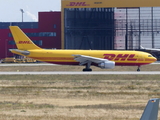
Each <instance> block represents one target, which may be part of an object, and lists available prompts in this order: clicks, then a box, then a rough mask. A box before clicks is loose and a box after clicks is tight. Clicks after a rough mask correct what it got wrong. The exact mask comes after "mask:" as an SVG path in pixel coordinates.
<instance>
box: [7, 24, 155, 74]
mask: <svg viewBox="0 0 160 120" xmlns="http://www.w3.org/2000/svg"><path fill="white" fill-rule="evenodd" d="M10 30H11V33H12V36H13V38H14V41H15V43H16V46H17V48H18V49H10V51H11V52H12V53H15V54H18V55H22V56H27V57H29V58H33V59H36V60H38V61H44V62H47V63H53V64H60V65H84V66H86V67H85V68H84V69H83V71H92V69H91V68H90V66H91V65H94V66H97V67H100V68H103V69H112V68H114V67H115V66H116V65H119V66H138V69H137V71H140V66H142V65H147V64H150V63H153V62H155V61H156V60H157V59H156V58H155V57H153V56H152V55H151V54H149V53H146V52H140V51H128V50H127V51H126V50H121V51H120V50H62V49H61V50H58V49H54V50H53V49H42V48H40V47H38V46H37V45H35V44H34V43H33V42H32V41H31V40H30V39H29V38H28V37H27V36H26V34H25V33H24V32H23V31H22V30H21V29H20V28H19V27H17V26H10Z"/></svg>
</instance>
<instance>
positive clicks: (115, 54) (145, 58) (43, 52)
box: [12, 49, 156, 66]
mask: <svg viewBox="0 0 160 120" xmlns="http://www.w3.org/2000/svg"><path fill="white" fill-rule="evenodd" d="M28 51H29V52H30V54H29V55H26V56H27V57H30V58H34V59H36V60H39V61H44V62H48V63H54V64H62V65H78V64H79V63H78V62H77V61H75V60H74V56H73V55H85V56H91V57H96V58H103V59H108V60H110V61H114V62H115V65H124V66H141V65H146V64H150V63H153V62H155V61H156V58H155V57H153V56H152V55H150V54H149V53H145V52H139V51H126V50H124V51H119V50H49V49H37V50H28ZM12 52H13V53H16V54H19V55H22V54H20V53H17V52H15V51H12ZM23 56H24V55H23Z"/></svg>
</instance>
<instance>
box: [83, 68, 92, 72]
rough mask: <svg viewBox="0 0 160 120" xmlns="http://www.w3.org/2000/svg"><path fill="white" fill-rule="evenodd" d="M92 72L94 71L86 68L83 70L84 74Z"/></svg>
mask: <svg viewBox="0 0 160 120" xmlns="http://www.w3.org/2000/svg"><path fill="white" fill-rule="evenodd" d="M91 71H92V69H86V68H84V69H83V72H91Z"/></svg>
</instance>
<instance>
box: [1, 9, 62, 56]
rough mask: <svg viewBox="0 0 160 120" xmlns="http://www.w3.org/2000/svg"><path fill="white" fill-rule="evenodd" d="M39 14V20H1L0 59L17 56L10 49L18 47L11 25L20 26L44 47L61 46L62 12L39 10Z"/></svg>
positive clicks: (36, 42) (58, 47) (35, 41)
mask: <svg viewBox="0 0 160 120" xmlns="http://www.w3.org/2000/svg"><path fill="white" fill-rule="evenodd" d="M38 16H39V18H38V22H0V43H1V44H0V51H1V53H0V59H2V58H6V57H13V56H16V55H13V54H12V53H11V52H10V51H9V49H14V48H16V45H15V42H14V40H13V37H12V35H11V32H10V30H9V26H11V25H12V26H19V27H20V28H21V29H22V30H23V31H24V32H25V33H26V35H27V36H28V37H29V38H30V39H31V40H33V42H34V43H35V44H37V45H38V46H40V47H42V48H46V49H55V48H56V49H60V48H61V12H39V15H38ZM24 21H25V20H24Z"/></svg>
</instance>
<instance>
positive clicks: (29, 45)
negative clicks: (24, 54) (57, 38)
mask: <svg viewBox="0 0 160 120" xmlns="http://www.w3.org/2000/svg"><path fill="white" fill-rule="evenodd" d="M10 30H11V33H12V36H13V38H14V41H15V43H16V46H17V48H18V49H19V50H33V49H41V48H40V47H38V46H37V45H35V44H34V43H33V42H32V41H31V40H30V39H29V37H27V36H26V34H25V33H23V31H22V30H21V29H20V28H19V27H17V26H10Z"/></svg>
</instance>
